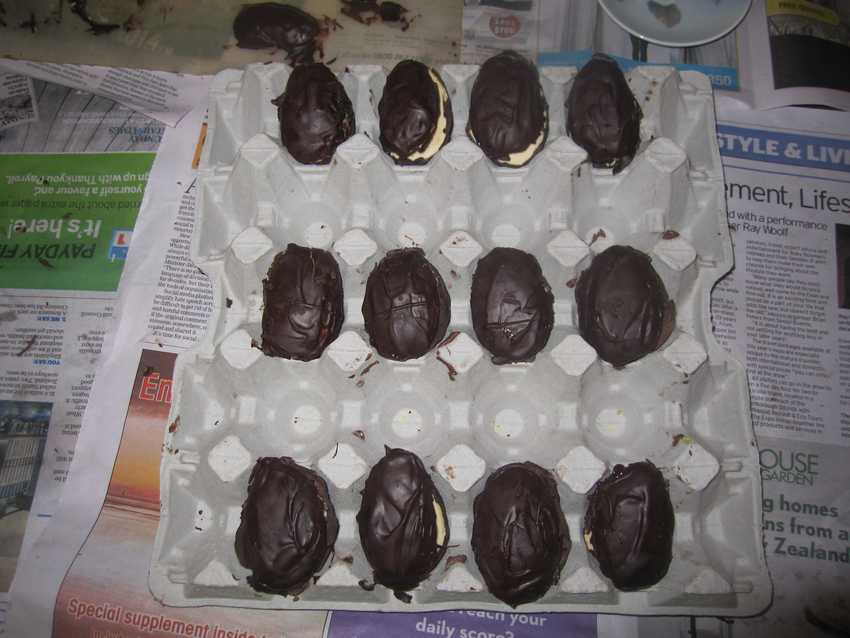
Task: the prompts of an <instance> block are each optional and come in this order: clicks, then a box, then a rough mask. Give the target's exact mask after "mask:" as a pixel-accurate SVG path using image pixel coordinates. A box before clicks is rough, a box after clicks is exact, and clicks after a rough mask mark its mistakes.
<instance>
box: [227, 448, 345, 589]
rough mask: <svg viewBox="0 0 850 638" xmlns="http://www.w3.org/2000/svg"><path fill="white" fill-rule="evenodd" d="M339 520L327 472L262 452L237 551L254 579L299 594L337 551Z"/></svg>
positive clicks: (258, 584) (253, 583)
mask: <svg viewBox="0 0 850 638" xmlns="http://www.w3.org/2000/svg"><path fill="white" fill-rule="evenodd" d="M338 532H339V523H338V522H337V518H336V513H335V512H334V507H333V504H332V503H331V499H330V496H329V495H328V486H327V484H326V483H325V481H324V480H322V478H321V477H320V476H319V475H318V474H316V473H315V472H313V471H312V470H308V469H307V468H304V467H301V466H300V465H297V464H296V463H295V461H293V460H292V459H290V458H287V457H283V458H279V459H278V458H270V457H267V458H261V459H259V460H258V461H257V464H256V465H255V466H254V469H253V470H252V471H251V478H250V480H249V481H248V498H246V499H245V503H244V504H243V505H242V520H241V522H240V524H239V529H237V530H236V556H237V558H238V559H239V562H240V563H241V564H242V565H243V566H244V567H247V568H248V569H250V570H251V571H252V574H251V575H250V576H248V584H249V585H251V587H253V588H254V589H256V590H257V591H261V592H267V593H271V594H281V595H283V596H287V595H293V596H294V595H297V594H300V593H301V592H302V591H304V590H305V589H306V588H307V586H308V585H309V584H310V579H311V578H312V577H313V575H314V574H315V573H316V572H318V571H319V570H320V569H321V568H322V566H323V565H324V564H325V562H326V561H327V560H328V557H329V556H330V555H331V551H332V550H333V546H334V543H335V542H336V537H337V534H338Z"/></svg>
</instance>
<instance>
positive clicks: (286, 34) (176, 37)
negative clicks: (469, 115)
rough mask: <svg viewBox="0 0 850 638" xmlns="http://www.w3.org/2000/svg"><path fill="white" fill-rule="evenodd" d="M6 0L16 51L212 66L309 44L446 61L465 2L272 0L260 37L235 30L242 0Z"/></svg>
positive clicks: (184, 68)
mask: <svg viewBox="0 0 850 638" xmlns="http://www.w3.org/2000/svg"><path fill="white" fill-rule="evenodd" d="M3 4H4V6H5V11H4V13H3V14H0V55H2V56H4V57H10V58H15V59H20V60H35V61H38V62H55V61H57V60H61V61H62V62H64V63H68V64H79V65H92V64H103V61H104V60H108V61H109V64H110V65H112V66H114V67H125V68H132V69H156V70H160V71H173V72H182V73H194V74H211V73H215V72H216V71H220V70H222V69H226V68H233V67H242V66H244V65H246V64H249V63H252V62H269V61H274V62H283V61H286V60H287V59H290V60H292V59H293V55H295V57H300V53H302V52H303V51H304V50H305V49H306V50H309V55H307V56H306V57H308V58H311V59H314V60H315V61H323V62H325V63H327V64H331V65H332V66H333V68H334V70H342V68H343V67H344V65H345V64H352V63H372V64H390V63H394V62H398V61H400V60H403V59H405V58H417V59H420V60H425V61H428V62H430V63H432V64H443V63H452V62H458V60H459V55H460V45H461V11H462V5H461V4H460V2H456V1H455V0H404V1H403V2H400V3H397V2H379V1H378V0H292V1H291V2H288V3H286V4H287V5H289V8H283V9H281V6H280V3H278V7H277V8H276V9H275V8H271V9H268V8H267V9H266V10H261V13H260V14H258V15H259V16H260V17H259V18H258V19H259V22H258V23H257V26H256V27H251V29H254V30H258V29H260V28H262V29H264V30H265V31H266V33H267V34H271V35H269V36H267V37H266V39H267V40H269V41H268V42H259V43H257V42H253V43H252V42H251V41H250V39H249V40H248V41H246V42H240V40H238V39H237V38H236V35H235V33H234V20H235V18H236V16H237V15H238V14H239V12H240V11H241V10H242V8H243V5H245V4H250V3H245V2H242V1H241V0H202V1H197V2H174V1H173V0H146V1H145V2H136V1H135V0H130V1H124V2H88V3H86V2H59V1H58V0H28V1H27V2H14V1H12V2H9V1H8V0H7V1H6V2H5V3H3ZM252 20H253V18H252ZM293 33H294V35H293ZM275 34H276V35H275ZM302 36H304V37H306V36H309V37H307V40H308V42H306V43H305V42H303V41H302V40H303V37H302ZM275 38H277V39H275ZM294 42H298V43H299V44H297V47H298V50H297V51H296V50H294V48H293V43H294ZM47 43H49V46H45V45H46V44H47ZM240 44H241V45H242V46H239V45H240ZM343 57H344V63H343V61H342V58H343ZM302 61H303V60H302Z"/></svg>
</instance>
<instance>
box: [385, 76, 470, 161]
mask: <svg viewBox="0 0 850 638" xmlns="http://www.w3.org/2000/svg"><path fill="white" fill-rule="evenodd" d="M378 116H379V118H380V127H381V135H380V140H381V146H382V147H383V149H384V152H385V153H386V154H387V155H389V156H390V157H392V158H393V161H395V163H396V164H402V165H404V164H425V163H426V162H427V161H428V160H430V159H431V158H432V157H434V155H436V154H437V151H439V150H440V149H441V148H442V147H443V146H445V145H446V144H447V143H448V142H449V140H451V137H452V128H453V123H454V117H453V116H452V104H451V100H450V99H449V92H448V91H447V90H446V85H445V84H444V83H443V79H442V78H441V77H440V74H439V73H437V71H436V70H434V69H432V68H430V67H428V66H426V65H424V64H422V63H421V62H417V61H416V60H402V61H401V62H399V63H398V64H397V65H396V66H395V68H393V70H392V71H391V72H390V74H389V75H388V76H387V83H386V84H385V85H384V93H383V95H382V96H381V101H380V102H379V103H378Z"/></svg>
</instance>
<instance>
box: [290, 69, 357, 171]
mask: <svg viewBox="0 0 850 638" xmlns="http://www.w3.org/2000/svg"><path fill="white" fill-rule="evenodd" d="M274 104H276V105H277V118H278V121H279V122H280V141H281V143H282V144H283V145H284V146H285V147H286V150H288V151H289V153H290V154H291V155H292V157H294V158H295V159H296V160H298V161H299V162H301V163H302V164H327V163H329V162H330V161H331V158H333V154H334V151H336V147H337V146H339V145H340V144H342V143H343V142H344V141H345V140H347V139H348V138H349V137H351V136H352V135H354V108H353V107H352V106H351V100H350V99H348V95H347V94H346V93H345V89H344V88H343V86H342V84H341V83H340V81H339V80H337V79H336V76H335V75H334V74H333V73H332V72H331V70H330V69H329V68H328V67H326V66H325V65H324V64H318V63H315V64H304V65H301V66H296V67H295V68H294V69H292V73H290V75H289V80H287V82H286V89H285V90H284V92H283V93H282V94H281V95H280V96H279V97H278V98H276V99H275V100H274Z"/></svg>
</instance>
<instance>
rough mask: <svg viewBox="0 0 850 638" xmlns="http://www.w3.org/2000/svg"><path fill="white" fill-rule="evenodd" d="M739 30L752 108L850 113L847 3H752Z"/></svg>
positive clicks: (849, 1)
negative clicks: (818, 108) (792, 107)
mask: <svg viewBox="0 0 850 638" xmlns="http://www.w3.org/2000/svg"><path fill="white" fill-rule="evenodd" d="M738 32H739V34H740V42H741V45H742V46H741V58H742V59H741V75H742V84H743V85H744V86H745V87H746V90H747V95H746V96H742V97H744V98H745V99H746V101H747V102H748V103H750V104H752V106H754V107H755V108H759V109H768V108H775V107H778V106H790V105H795V104H796V105H809V104H815V105H821V106H829V107H832V108H836V109H843V110H850V79H848V76H847V72H846V69H847V67H848V65H850V0H819V1H817V2H816V1H813V0H764V1H762V2H754V3H753V7H752V9H751V10H750V13H749V15H748V16H747V18H746V19H745V20H744V21H743V22H742V23H741V26H740V28H739V29H738ZM766 53H768V54H766Z"/></svg>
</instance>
